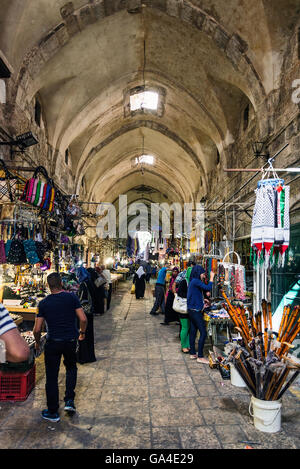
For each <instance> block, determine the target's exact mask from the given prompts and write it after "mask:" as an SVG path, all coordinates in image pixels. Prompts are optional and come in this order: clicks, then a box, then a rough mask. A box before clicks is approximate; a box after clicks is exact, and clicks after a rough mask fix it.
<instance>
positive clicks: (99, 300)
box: [86, 267, 106, 316]
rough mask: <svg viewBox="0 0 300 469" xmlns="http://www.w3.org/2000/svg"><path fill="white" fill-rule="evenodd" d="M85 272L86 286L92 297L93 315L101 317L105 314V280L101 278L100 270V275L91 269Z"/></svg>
mask: <svg viewBox="0 0 300 469" xmlns="http://www.w3.org/2000/svg"><path fill="white" fill-rule="evenodd" d="M86 270H87V273H88V274H89V280H88V286H89V292H90V294H91V297H92V303H93V314H94V316H102V315H103V314H104V312H105V303H104V300H105V284H106V279H105V278H104V277H103V275H102V270H101V269H100V270H101V272H100V273H99V271H96V269H92V268H91V267H89V268H88V269H86Z"/></svg>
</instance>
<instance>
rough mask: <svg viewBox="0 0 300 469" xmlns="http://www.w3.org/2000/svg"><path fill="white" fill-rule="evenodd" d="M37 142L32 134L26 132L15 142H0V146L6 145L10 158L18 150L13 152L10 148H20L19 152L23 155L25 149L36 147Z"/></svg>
mask: <svg viewBox="0 0 300 469" xmlns="http://www.w3.org/2000/svg"><path fill="white" fill-rule="evenodd" d="M38 143H39V142H38V140H37V139H36V138H35V136H34V135H33V133H32V132H26V133H25V134H21V135H18V136H17V137H16V138H15V140H12V141H11V142H0V145H1V146H2V145H6V146H9V147H10V148H11V151H10V152H11V157H12V154H13V153H17V152H18V150H13V149H12V147H14V146H17V147H19V148H20V151H21V152H22V153H23V152H24V150H25V148H29V147H31V146H33V145H37V144H38Z"/></svg>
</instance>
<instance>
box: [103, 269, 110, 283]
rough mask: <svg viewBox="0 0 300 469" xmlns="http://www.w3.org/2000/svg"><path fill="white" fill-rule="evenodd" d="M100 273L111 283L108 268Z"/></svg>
mask: <svg viewBox="0 0 300 469" xmlns="http://www.w3.org/2000/svg"><path fill="white" fill-rule="evenodd" d="M102 275H103V276H104V277H105V278H106V281H107V283H111V273H110V271H109V270H108V269H105V270H103V271H102Z"/></svg>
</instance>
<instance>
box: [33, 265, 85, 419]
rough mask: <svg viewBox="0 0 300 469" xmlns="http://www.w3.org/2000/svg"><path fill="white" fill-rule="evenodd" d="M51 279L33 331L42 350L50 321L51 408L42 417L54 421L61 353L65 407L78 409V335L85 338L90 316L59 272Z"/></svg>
mask: <svg viewBox="0 0 300 469" xmlns="http://www.w3.org/2000/svg"><path fill="white" fill-rule="evenodd" d="M47 282H48V285H49V288H50V291H51V294H50V295H48V296H47V298H45V299H44V300H42V301H41V302H40V303H39V313H38V315H37V317H36V321H35V325H34V329H33V334H34V337H35V340H36V349H37V350H38V349H39V347H40V338H41V331H42V327H43V324H44V321H45V322H46V325H47V340H46V344H45V367H46V395H47V406H48V409H45V410H43V411H42V417H43V418H44V419H45V420H50V421H51V422H59V420H60V417H59V413H58V409H59V394H58V373H59V367H60V361H61V357H62V356H63V357H64V365H65V367H66V392H65V407H64V409H65V410H66V411H68V412H75V411H76V408H75V405H74V398H75V387H76V381H77V366H76V361H77V360H76V346H77V339H78V340H84V337H85V330H86V326H87V318H86V315H85V313H84V311H83V309H82V307H81V304H80V302H79V299H78V298H77V296H76V295H74V294H73V293H68V292H66V291H64V290H63V286H62V282H61V277H60V275H59V274H58V273H53V274H50V275H48V277H47ZM77 318H78V319H79V324H80V331H78V329H77V321H78V319H77Z"/></svg>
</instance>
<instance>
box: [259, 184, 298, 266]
mask: <svg viewBox="0 0 300 469" xmlns="http://www.w3.org/2000/svg"><path fill="white" fill-rule="evenodd" d="M289 201H290V187H289V186H285V185H284V181H283V180H279V179H276V178H274V179H268V180H262V181H260V182H259V183H258V188H257V190H256V202H255V208H254V212H253V219H252V230H251V248H252V260H253V264H254V266H255V267H257V266H261V267H264V268H272V267H273V266H274V265H277V266H278V267H279V266H283V265H284V262H285V253H286V250H287V249H288V246H289V241H290V218H289V205H290V203H289Z"/></svg>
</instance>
